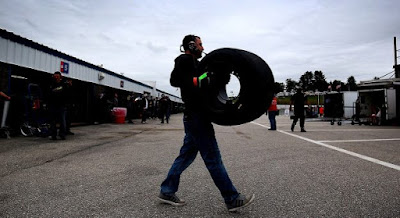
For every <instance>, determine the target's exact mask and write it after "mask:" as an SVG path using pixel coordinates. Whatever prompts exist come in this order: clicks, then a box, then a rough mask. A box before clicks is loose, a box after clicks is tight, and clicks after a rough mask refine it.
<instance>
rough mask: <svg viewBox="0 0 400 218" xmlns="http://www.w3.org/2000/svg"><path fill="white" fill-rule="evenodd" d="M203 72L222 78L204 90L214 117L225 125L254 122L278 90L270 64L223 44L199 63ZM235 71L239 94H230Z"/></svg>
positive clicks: (207, 103)
mask: <svg viewBox="0 0 400 218" xmlns="http://www.w3.org/2000/svg"><path fill="white" fill-rule="evenodd" d="M198 69H199V72H200V74H202V73H204V72H208V73H211V74H212V75H214V76H215V80H216V81H219V82H217V83H216V85H215V86H212V87H210V88H209V89H204V90H202V92H203V100H204V103H205V104H206V108H207V112H208V113H209V115H210V118H211V121H212V122H214V123H216V124H218V125H224V126H230V125H240V124H244V123H247V122H251V121H253V120H255V119H257V118H259V117H260V116H261V115H262V114H264V113H265V111H266V110H267V108H268V107H269V105H270V103H271V101H272V97H273V94H274V90H273V87H274V77H273V75H272V71H271V69H270V68H269V66H268V64H267V63H266V62H265V61H264V60H263V59H262V58H260V57H259V56H257V55H256V54H253V53H251V52H248V51H244V50H240V49H234V48H221V49H217V50H214V51H212V52H210V53H209V54H207V55H206V56H205V57H204V58H203V59H202V60H201V61H200V63H199V68H198ZM232 75H234V76H236V77H237V79H238V80H239V83H240V91H239V94H238V96H236V97H230V98H229V97H228V95H227V93H226V84H227V83H228V82H229V79H230V77H231V76H232Z"/></svg>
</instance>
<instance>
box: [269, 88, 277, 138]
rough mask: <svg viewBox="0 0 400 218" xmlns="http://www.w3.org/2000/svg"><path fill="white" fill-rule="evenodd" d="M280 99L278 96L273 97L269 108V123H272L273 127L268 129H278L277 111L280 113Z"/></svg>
mask: <svg viewBox="0 0 400 218" xmlns="http://www.w3.org/2000/svg"><path fill="white" fill-rule="evenodd" d="M277 104H278V99H277V98H276V96H274V97H273V98H272V102H271V105H270V106H269V108H268V119H269V123H270V125H271V128H269V129H268V130H276V119H275V117H276V115H277V113H279V111H278V107H277Z"/></svg>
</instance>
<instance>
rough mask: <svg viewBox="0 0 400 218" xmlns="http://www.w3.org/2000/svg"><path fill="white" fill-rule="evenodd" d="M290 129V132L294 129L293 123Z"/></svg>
mask: <svg viewBox="0 0 400 218" xmlns="http://www.w3.org/2000/svg"><path fill="white" fill-rule="evenodd" d="M290 130H292V132H293V131H294V125H293V124H292V126H291V127H290Z"/></svg>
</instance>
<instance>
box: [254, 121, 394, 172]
mask: <svg viewBox="0 0 400 218" xmlns="http://www.w3.org/2000/svg"><path fill="white" fill-rule="evenodd" d="M251 123H252V124H255V125H258V126H261V127H264V128H269V127H268V126H265V125H263V124H260V123H256V122H254V121H253V122H251ZM276 131H278V132H280V133H284V134H286V135H290V136H293V137H296V138H299V139H302V140H305V141H308V142H311V143H314V144H317V145H320V146H322V147H325V148H329V149H332V150H335V151H339V152H342V153H344V154H348V155H351V156H353V157H357V158H360V159H363V160H366V161H369V162H372V163H375V164H379V165H382V166H385V167H389V168H392V169H395V170H398V171H400V166H398V165H395V164H391V163H388V162H385V161H381V160H378V159H375V158H372V157H368V156H365V155H362V154H358V153H355V152H352V151H348V150H345V149H342V148H338V147H335V146H332V145H328V144H325V143H323V142H320V141H315V140H312V139H309V138H306V137H303V136H299V135H296V134H292V133H289V132H285V131H282V130H276Z"/></svg>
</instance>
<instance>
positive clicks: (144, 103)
mask: <svg viewBox="0 0 400 218" xmlns="http://www.w3.org/2000/svg"><path fill="white" fill-rule="evenodd" d="M140 106H141V108H142V123H143V124H145V123H146V120H147V109H148V108H149V101H148V100H147V94H146V93H145V94H143V97H142V101H141V104H140Z"/></svg>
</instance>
